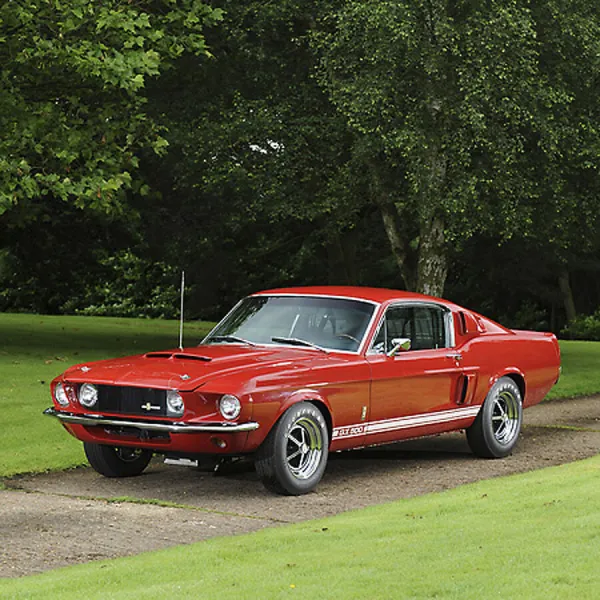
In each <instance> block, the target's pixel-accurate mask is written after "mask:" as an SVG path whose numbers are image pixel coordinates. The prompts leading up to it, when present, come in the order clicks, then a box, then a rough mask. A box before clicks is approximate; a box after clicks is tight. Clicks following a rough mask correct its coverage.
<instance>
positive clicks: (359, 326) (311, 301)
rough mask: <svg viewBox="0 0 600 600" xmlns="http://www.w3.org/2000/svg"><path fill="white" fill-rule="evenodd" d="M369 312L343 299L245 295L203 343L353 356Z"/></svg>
mask: <svg viewBox="0 0 600 600" xmlns="http://www.w3.org/2000/svg"><path fill="white" fill-rule="evenodd" d="M374 310H375V306H374V305H373V304H370V303H368V302H362V301H360V300H347V299H344V298H327V297H325V296H250V297H248V298H245V299H244V300H242V302H241V303H240V304H239V305H238V306H237V307H236V308H235V309H234V310H233V311H232V312H231V313H230V314H229V315H228V316H227V317H226V318H225V319H224V320H223V321H221V323H219V325H218V326H217V327H216V329H215V330H214V331H213V332H212V333H211V334H210V335H209V336H208V337H207V338H206V339H205V340H204V341H203V343H204V344H223V343H232V342H235V343H247V344H277V345H283V344H289V345H290V347H292V346H295V347H302V346H306V347H310V346H311V345H314V346H318V347H320V348H324V349H327V350H345V351H349V352H356V351H357V350H358V348H359V347H360V343H361V341H362V338H363V336H364V335H365V332H366V330H367V326H368V325H369V321H370V320H371V316H372V315H373V311H374ZM273 338H275V340H274V339H273ZM301 342H307V344H302V343H301Z"/></svg>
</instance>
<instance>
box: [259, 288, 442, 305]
mask: <svg viewBox="0 0 600 600" xmlns="http://www.w3.org/2000/svg"><path fill="white" fill-rule="evenodd" d="M252 295H253V296H256V295H270V296H277V295H291V296H336V297H341V298H356V299H357V300H367V301H369V302H377V303H379V304H381V303H384V302H388V301H390V300H422V301H429V302H432V301H433V302H438V303H439V302H442V303H444V304H447V305H450V304H452V303H451V302H448V301H446V300H441V299H440V298H434V297H433V296H425V295H424V294H416V293H414V292H406V291H403V290H390V289H385V288H374V287H361V286H349V285H345V286H338V285H321V286H307V287H287V288H277V289H273V290H264V291H262V292H257V293H256V294H252Z"/></svg>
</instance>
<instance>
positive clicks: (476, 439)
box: [467, 377, 523, 458]
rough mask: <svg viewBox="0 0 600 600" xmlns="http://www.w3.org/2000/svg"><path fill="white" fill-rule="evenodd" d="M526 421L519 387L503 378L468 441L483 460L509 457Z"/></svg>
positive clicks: (478, 416) (488, 396) (496, 386)
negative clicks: (523, 422) (522, 424)
mask: <svg viewBox="0 0 600 600" xmlns="http://www.w3.org/2000/svg"><path fill="white" fill-rule="evenodd" d="M522 421H523V402H522V399H521V391H520V390H519V386H518V385H517V384H516V383H515V382H514V381H513V380H512V379H511V378H510V377H501V378H500V379H498V381H497V382H496V383H495V384H494V385H493V386H492V388H491V389H490V391H489V392H488V395H487V397H486V399H485V402H484V403H483V406H482V407H481V410H480V411H479V413H478V415H477V418H476V419H475V421H474V422H473V425H471V427H469V429H467V441H468V442H469V447H470V448H471V450H472V452H473V454H476V455H477V456H481V457H483V458H503V457H504V456H508V455H509V454H510V453H511V452H512V450H513V448H514V447H515V444H516V443H517V440H518V438H519V432H520V431H521V423H522Z"/></svg>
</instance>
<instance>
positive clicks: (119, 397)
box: [98, 385, 167, 417]
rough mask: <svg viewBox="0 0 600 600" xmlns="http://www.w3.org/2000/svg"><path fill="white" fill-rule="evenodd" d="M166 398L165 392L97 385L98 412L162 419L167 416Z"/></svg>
mask: <svg viewBox="0 0 600 600" xmlns="http://www.w3.org/2000/svg"><path fill="white" fill-rule="evenodd" d="M166 397H167V393H166V391H165V390H154V389H149V388H136V387H121V386H114V385H99V386H98V410H100V411H102V412H111V413H121V414H127V415H154V416H162V417H164V416H165V415H166V414H167V403H166Z"/></svg>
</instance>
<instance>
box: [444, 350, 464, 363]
mask: <svg viewBox="0 0 600 600" xmlns="http://www.w3.org/2000/svg"><path fill="white" fill-rule="evenodd" d="M446 358H451V359H453V360H456V361H460V360H462V354H459V353H458V352H454V353H451V354H446Z"/></svg>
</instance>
